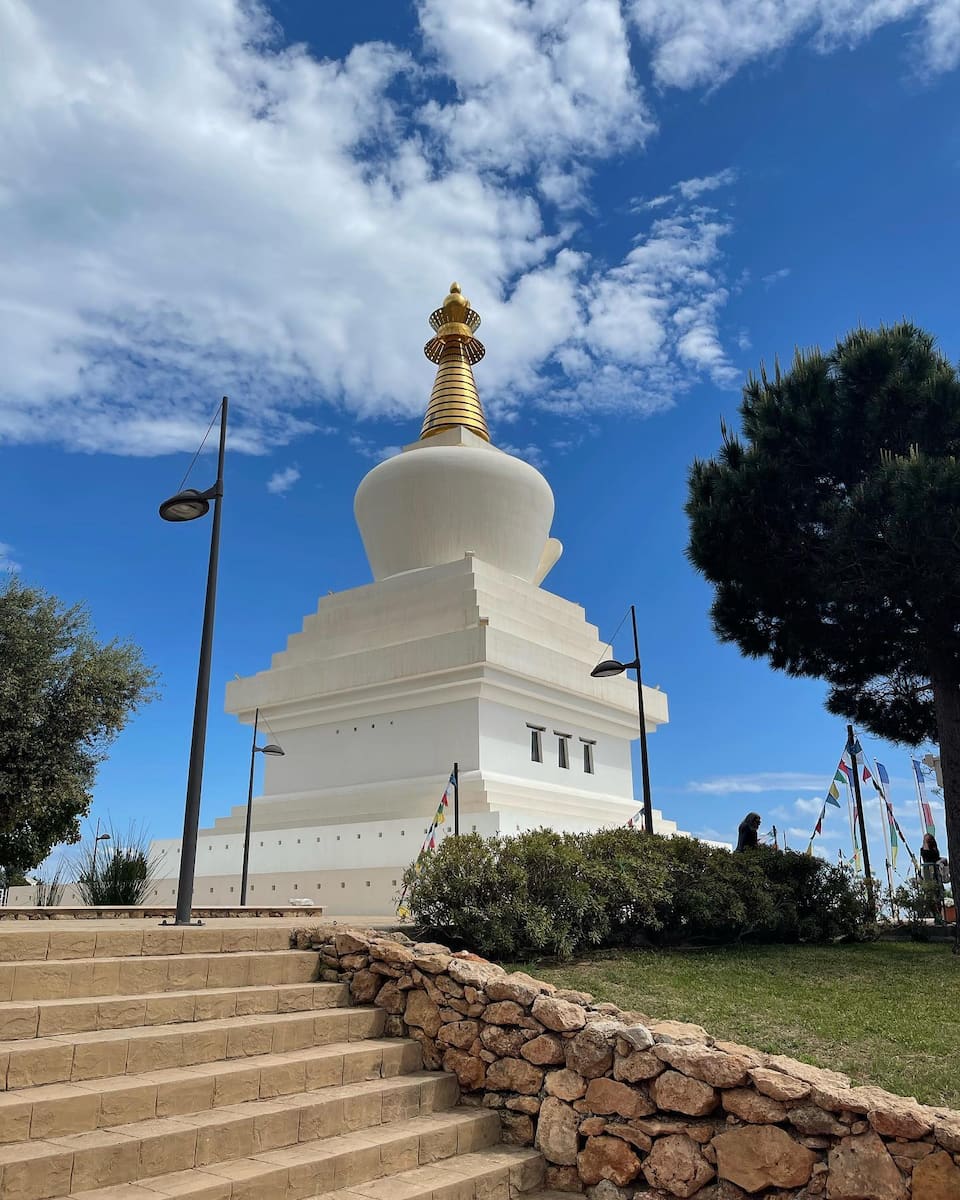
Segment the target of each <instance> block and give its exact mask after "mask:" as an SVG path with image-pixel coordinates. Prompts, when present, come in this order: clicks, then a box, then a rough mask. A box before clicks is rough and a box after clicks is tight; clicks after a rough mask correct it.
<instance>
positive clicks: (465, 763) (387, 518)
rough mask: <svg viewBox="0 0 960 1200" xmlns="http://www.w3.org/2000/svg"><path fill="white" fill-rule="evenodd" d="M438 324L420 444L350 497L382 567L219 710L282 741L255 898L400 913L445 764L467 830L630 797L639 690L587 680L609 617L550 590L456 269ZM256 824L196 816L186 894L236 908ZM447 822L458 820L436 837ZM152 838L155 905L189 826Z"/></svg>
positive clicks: (631, 806)
mask: <svg viewBox="0 0 960 1200" xmlns="http://www.w3.org/2000/svg"><path fill="white" fill-rule="evenodd" d="M430 324H431V326H432V327H433V330H434V336H433V337H432V338H431V339H430V341H429V342H428V343H427V345H426V347H425V353H426V356H427V358H429V359H430V361H431V362H433V363H436V364H437V374H436V381H435V383H434V385H433V391H432V393H431V395H430V400H429V403H428V405H427V413H426V418H425V420H424V422H423V429H422V430H421V433H420V439H419V441H416V442H413V443H412V444H411V445H409V446H405V447H404V449H403V451H402V452H401V453H400V454H398V455H396V456H395V457H394V458H390V459H387V460H386V461H385V462H382V463H380V464H379V465H378V466H376V467H374V469H373V470H372V471H370V473H369V474H368V475H367V476H366V477H365V478H364V479H363V480H361V482H360V486H359V487H358V488H357V492H356V496H355V498H354V513H355V515H356V520H357V524H358V526H359V528H360V534H361V537H362V538H363V544H364V547H365V550H366V554H367V558H368V560H369V563H370V569H371V571H372V573H373V582H372V583H367V584H365V585H363V586H361V587H357V588H354V589H352V590H350V591H346V592H340V593H338V594H331V595H328V596H324V597H323V598H322V599H321V600H320V603H319V605H318V607H317V611H316V612H315V613H311V614H310V615H309V616H308V617H306V619H305V620H304V623H303V628H302V630H301V632H299V633H294V634H293V635H292V636H291V637H289V638H288V640H287V645H286V649H284V650H281V651H280V652H279V653H278V654H275V655H274V656H273V661H272V663H271V665H270V667H269V668H268V669H267V670H264V671H261V672H259V673H258V674H256V675H253V676H250V677H249V678H246V679H240V678H238V679H237V680H236V681H235V682H231V683H230V684H228V685H227V695H226V709H227V712H230V713H235V714H236V715H237V717H239V719H240V720H241V721H243V722H245V723H247V724H250V725H252V724H253V721H254V715H255V713H256V711H257V710H259V719H260V728H261V729H264V724H265V723H266V725H267V728H268V730H269V740H270V741H276V742H279V743H280V745H281V746H282V748H283V750H284V755H283V757H268V756H266V755H264V756H263V757H264V760H265V766H264V783H263V794H262V795H259V796H257V797H256V798H255V800H254V804H253V824H252V829H253V833H252V837H251V847H250V883H249V892H248V903H250V904H257V905H267V904H287V903H288V902H289V901H291V900H307V899H309V900H313V901H314V903H315V904H317V905H322V906H323V908H324V911H325V913H326V915H329V916H336V915H337V914H389V913H391V912H393V911H394V910H395V908H396V904H397V896H398V893H399V891H400V889H401V887H402V878H403V871H404V869H405V868H406V867H407V866H409V865H410V863H411V862H413V860H414V859H415V858H416V856H417V854H418V852H419V850H420V847H421V844H422V842H423V839H424V834H425V832H426V830H427V828H428V827H429V826H430V824H431V822H432V820H433V816H434V814H435V812H436V810H437V806H438V801H439V800H440V798H441V796H442V794H443V791H444V788H445V786H446V784H447V781H448V779H449V777H450V773H451V769H452V767H453V764H454V763H455V762H456V763H458V764H459V779H460V831H461V832H462V833H469V832H471V831H476V832H477V833H480V834H483V835H489V834H494V833H503V834H510V833H515V832H517V831H519V830H524V829H531V828H537V827H540V826H547V827H549V828H551V829H556V830H568V831H584V830H591V829H597V828H599V827H601V826H611V825H623V824H625V823H626V822H627V821H628V820H629V819H630V818H631V817H633V816H634V814H635V813H636V811H637V807H638V802H637V800H636V799H635V798H634V786H633V773H632V769H631V760H630V743H631V741H632V740H633V739H635V738H637V737H638V725H637V695H636V685H635V683H633V682H631V681H629V680H628V679H627V678H626V677H624V676H620V677H619V678H613V679H604V680H601V679H593V678H591V676H590V671H591V668H592V667H593V666H594V665H595V664H596V663H597V662H598V660H600V659H601V658H604V657H607V656H608V655H607V653H606V648H605V646H604V644H603V642H602V641H601V639H600V637H599V635H598V632H597V629H596V628H595V627H594V626H593V625H589V624H588V623H587V621H586V618H585V615H584V611H583V609H582V608H581V607H580V606H579V605H576V604H572V603H570V602H569V601H568V600H564V599H562V598H561V597H560V596H555V595H553V594H552V593H551V592H548V591H545V590H544V588H543V587H542V586H541V585H542V583H543V580H544V578H545V577H546V575H547V574H548V572H549V571H550V568H551V567H552V566H553V565H554V564H555V563H556V561H557V559H558V558H559V557H560V552H561V545H560V543H559V542H558V541H557V540H556V539H555V538H553V537H551V536H550V530H551V524H552V521H553V515H554V498H553V492H552V491H551V489H550V485H549V484H548V483H547V481H546V479H544V477H543V476H542V475H541V474H540V472H539V471H537V470H536V469H535V468H534V467H532V466H530V464H529V463H526V462H523V461H522V460H521V459H519V458H515V457H514V456H513V455H511V454H506V453H504V451H502V450H498V449H497V448H496V447H495V446H493V445H492V444H491V442H490V435H489V433H488V431H487V423H486V420H485V418H484V412H483V407H482V405H481V403H480V398H479V396H478V394H477V388H476V384H475V382H474V377H473V366H474V365H475V364H476V363H478V362H479V361H480V359H481V358H482V357H483V354H484V348H483V346H482V344H481V343H480V342H479V341H478V340H477V338H476V336H475V334H476V330H477V327H478V326H479V324H480V318H479V316H478V315H477V314H476V313H475V312H474V311H473V310H472V309H471V308H470V304H469V301H468V300H467V299H466V298H465V297H464V296H463V295H462V294H461V292H460V288H459V286H458V285H457V284H456V283H454V284H453V285H452V286H451V288H450V294H449V295H448V296H447V298H446V300H445V301H444V302H443V305H442V307H441V308H439V309H437V311H436V312H434V313H433V314H432V316H431V317H430ZM644 705H645V709H646V721H647V732H648V733H653V732H655V731H656V729H657V728H658V727H659V726H660V725H662V724H664V723H665V722H666V721H667V697H666V695H665V694H664V693H663V692H661V691H659V690H652V689H645V692H644ZM238 799H239V798H238ZM654 820H655V828H656V829H657V831H658V832H661V833H672V832H676V826H675V824H674V823H673V822H671V821H665V820H664V819H663V818H662V816H661V814H660V813H658V812H657V813H655V814H654ZM244 822H245V804H243V803H241V804H238V806H237V807H236V808H234V809H232V811H231V812H230V814H229V816H224V817H220V818H218V819H217V820H216V821H215V822H214V824H213V827H212V828H210V829H205V830H202V831H201V833H200V840H199V848H198V854H197V881H196V888H195V892H194V903H195V904H196V905H198V906H199V905H204V904H236V903H237V902H238V899H239V894H240V870H241V860H242V853H243V835H244ZM452 832H453V820H452V815H451V816H450V817H448V820H447V822H446V823H445V824H444V825H442V826H441V827H440V830H439V834H438V836H440V837H443V836H450V835H451V834H452ZM154 851H155V852H156V853H159V854H160V857H161V861H163V862H164V863H165V864H169V865H168V866H167V867H165V872H164V873H165V874H166V875H168V876H169V877H168V878H164V879H161V880H159V881H158V885H157V892H156V902H167V903H169V902H171V901H170V895H172V894H173V891H174V890H175V884H176V879H175V876H176V873H177V869H178V855H179V840H178V839H177V840H169V841H162V842H156V843H154ZM168 892H169V893H170V895H168Z"/></svg>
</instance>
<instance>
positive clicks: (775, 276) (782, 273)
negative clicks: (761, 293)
mask: <svg viewBox="0 0 960 1200" xmlns="http://www.w3.org/2000/svg"><path fill="white" fill-rule="evenodd" d="M789 274H790V268H789V267H781V268H780V269H779V271H771V272H770V274H769V275H763V276H761V278H762V280H763V282H764V283H765V284H766V285H767V287H768V288H769V287H772V286H773V285H774V284H775V283H779V282H780V280H781V279H786V278H787V276H788V275H789Z"/></svg>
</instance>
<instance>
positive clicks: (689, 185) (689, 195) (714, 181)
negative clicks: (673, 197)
mask: <svg viewBox="0 0 960 1200" xmlns="http://www.w3.org/2000/svg"><path fill="white" fill-rule="evenodd" d="M736 178H737V173H736V171H734V170H733V168H732V167H725V168H724V169H723V170H722V171H717V173H716V174H715V175H703V176H701V177H700V178H699V179H682V180H681V181H680V182H679V183H678V184H677V191H678V192H679V193H680V195H681V196H682V197H683V198H684V200H696V199H697V197H698V196H702V195H703V193H704V192H715V191H716V190H717V188H722V187H729V186H730V184H731V183H734V182H735V181H736Z"/></svg>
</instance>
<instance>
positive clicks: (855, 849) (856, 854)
mask: <svg viewBox="0 0 960 1200" xmlns="http://www.w3.org/2000/svg"><path fill="white" fill-rule="evenodd" d="M846 783H847V816H848V817H849V818H850V849H851V857H852V859H853V869H854V871H856V870H857V865H858V859H859V858H860V847H859V846H858V845H857V826H856V822H855V821H854V819H853V793H852V792H851V791H850V780H849V779H848V780H847V781H846ZM860 872H861V874H862V873H863V864H862V863H861V864H860Z"/></svg>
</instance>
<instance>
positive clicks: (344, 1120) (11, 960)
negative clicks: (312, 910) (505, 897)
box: [0, 921, 551, 1200]
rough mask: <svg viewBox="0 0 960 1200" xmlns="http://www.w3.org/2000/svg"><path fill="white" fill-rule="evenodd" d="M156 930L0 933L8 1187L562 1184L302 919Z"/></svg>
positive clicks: (326, 1190)
mask: <svg viewBox="0 0 960 1200" xmlns="http://www.w3.org/2000/svg"><path fill="white" fill-rule="evenodd" d="M51 924H52V923H51ZM65 924H66V923H65ZM142 924H143V925H144V928H141V929H129V928H123V929H117V928H114V929H103V928H98V929H96V930H94V929H90V928H89V923H87V922H83V923H82V924H81V923H80V922H71V923H69V927H67V928H62V927H61V928H51V927H49V926H48V927H47V928H44V929H40V930H37V929H36V927H35V925H34V924H33V923H31V924H30V927H29V928H23V927H22V926H21V927H19V928H15V929H9V930H8V929H4V930H3V931H2V933H0V1196H2V1198H3V1200H53V1198H64V1197H70V1198H73V1200H160V1198H161V1197H165V1196H167V1197H174V1196H177V1197H193V1198H194V1200H274V1198H277V1200H299V1198H300V1197H309V1196H325V1197H328V1198H329V1200H334V1198H335V1200H361V1198H363V1200H511V1198H512V1197H516V1196H518V1195H519V1194H521V1193H527V1196H528V1198H529V1200H535V1198H536V1200H547V1198H548V1196H550V1195H551V1193H547V1192H542V1191H537V1190H536V1189H537V1188H538V1187H539V1186H540V1184H541V1182H542V1179H543V1172H544V1164H543V1160H542V1158H541V1156H540V1154H539V1153H538V1152H537V1151H535V1150H531V1149H526V1148H520V1147H510V1146H503V1145H501V1144H500V1120H499V1117H498V1115H497V1114H496V1113H495V1112H492V1111H489V1110H487V1109H483V1108H461V1107H459V1106H458V1105H459V1093H458V1086H457V1081H456V1078H455V1077H454V1076H452V1075H446V1074H442V1073H438V1072H427V1071H424V1070H422V1069H421V1051H420V1046H419V1045H418V1044H417V1043H416V1042H413V1041H408V1040H405V1039H400V1038H384V1037H382V1036H381V1035H382V1033H383V1027H384V1014H383V1012H382V1011H381V1010H379V1009H376V1008H364V1007H352V1006H351V1005H350V999H349V993H348V990H347V988H346V987H345V986H344V985H341V984H337V983H319V982H316V976H317V972H318V956H317V954H316V952H315V951H299V950H291V949H290V948H289V946H290V929H289V927H283V926H281V927H278V926H277V925H263V924H258V923H256V922H254V921H250V922H235V923H232V924H231V926H230V927H226V928H222V929H218V928H214V927H206V928H188V929H178V928H159V927H157V926H155V925H152V924H151V923H149V922H146V921H145V922H143V923H142ZM83 926H88V927H87V928H84V927H83Z"/></svg>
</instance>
